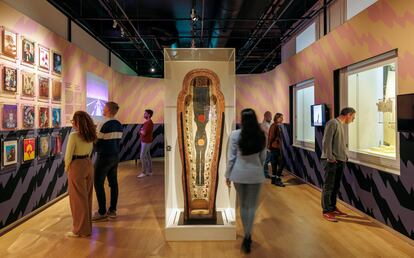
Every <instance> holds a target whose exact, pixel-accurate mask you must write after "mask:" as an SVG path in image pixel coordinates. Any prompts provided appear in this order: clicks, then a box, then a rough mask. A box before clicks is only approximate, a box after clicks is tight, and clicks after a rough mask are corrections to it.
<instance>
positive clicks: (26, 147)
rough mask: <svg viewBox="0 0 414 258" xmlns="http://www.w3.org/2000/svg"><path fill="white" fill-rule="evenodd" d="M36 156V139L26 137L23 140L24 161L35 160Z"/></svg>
mask: <svg viewBox="0 0 414 258" xmlns="http://www.w3.org/2000/svg"><path fill="white" fill-rule="evenodd" d="M35 156H36V139H35V138H26V139H24V140H23V161H30V160H34V158H35Z"/></svg>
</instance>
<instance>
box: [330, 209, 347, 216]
mask: <svg viewBox="0 0 414 258" xmlns="http://www.w3.org/2000/svg"><path fill="white" fill-rule="evenodd" d="M332 213H333V214H335V215H336V216H340V217H348V214H346V213H345V212H342V211H340V210H338V209H336V210H334V211H333V212H332Z"/></svg>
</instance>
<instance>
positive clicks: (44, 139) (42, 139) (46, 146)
mask: <svg viewBox="0 0 414 258" xmlns="http://www.w3.org/2000/svg"><path fill="white" fill-rule="evenodd" d="M49 154H50V136H49V135H40V136H39V152H38V156H39V158H41V159H43V158H47V157H49Z"/></svg>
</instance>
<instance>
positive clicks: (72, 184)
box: [65, 111, 96, 237]
mask: <svg viewBox="0 0 414 258" xmlns="http://www.w3.org/2000/svg"><path fill="white" fill-rule="evenodd" d="M71 122H72V126H73V129H74V132H72V133H71V134H70V135H69V140H68V143H67V145H66V152H65V171H66V172H67V176H68V188H69V190H68V191H69V203H70V209H71V212H72V219H73V229H72V231H70V232H67V233H66V236H68V237H85V236H89V235H91V233H92V190H93V165H92V161H91V159H90V155H91V153H92V148H93V142H94V141H95V140H96V131H95V125H94V123H93V121H92V118H91V117H90V116H89V115H88V113H86V112H84V111H76V113H75V114H74V115H73V119H72V120H71Z"/></svg>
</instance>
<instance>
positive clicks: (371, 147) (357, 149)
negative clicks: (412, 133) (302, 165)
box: [341, 57, 399, 173]
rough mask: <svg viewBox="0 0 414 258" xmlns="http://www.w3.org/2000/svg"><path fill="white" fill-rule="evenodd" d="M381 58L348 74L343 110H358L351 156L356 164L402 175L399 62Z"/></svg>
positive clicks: (350, 134) (352, 130)
mask: <svg viewBox="0 0 414 258" xmlns="http://www.w3.org/2000/svg"><path fill="white" fill-rule="evenodd" d="M377 59H378V57H377V58H374V59H373V60H371V62H370V60H368V61H366V62H365V63H364V64H362V65H356V67H353V66H351V67H348V68H347V69H346V71H345V72H344V75H345V76H344V83H343V85H342V86H341V91H342V92H341V94H343V97H342V107H345V106H350V107H353V108H355V110H356V111H357V115H356V119H355V121H354V122H353V123H351V124H349V125H348V126H347V137H348V148H349V156H350V158H351V159H352V160H353V161H357V162H361V163H368V165H373V166H376V167H379V168H380V169H383V170H385V171H389V172H396V173H398V171H399V151H398V149H399V148H398V138H397V130H396V92H397V90H396V89H397V79H396V78H397V76H396V71H397V65H396V59H395V58H381V60H379V61H378V60H377Z"/></svg>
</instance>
